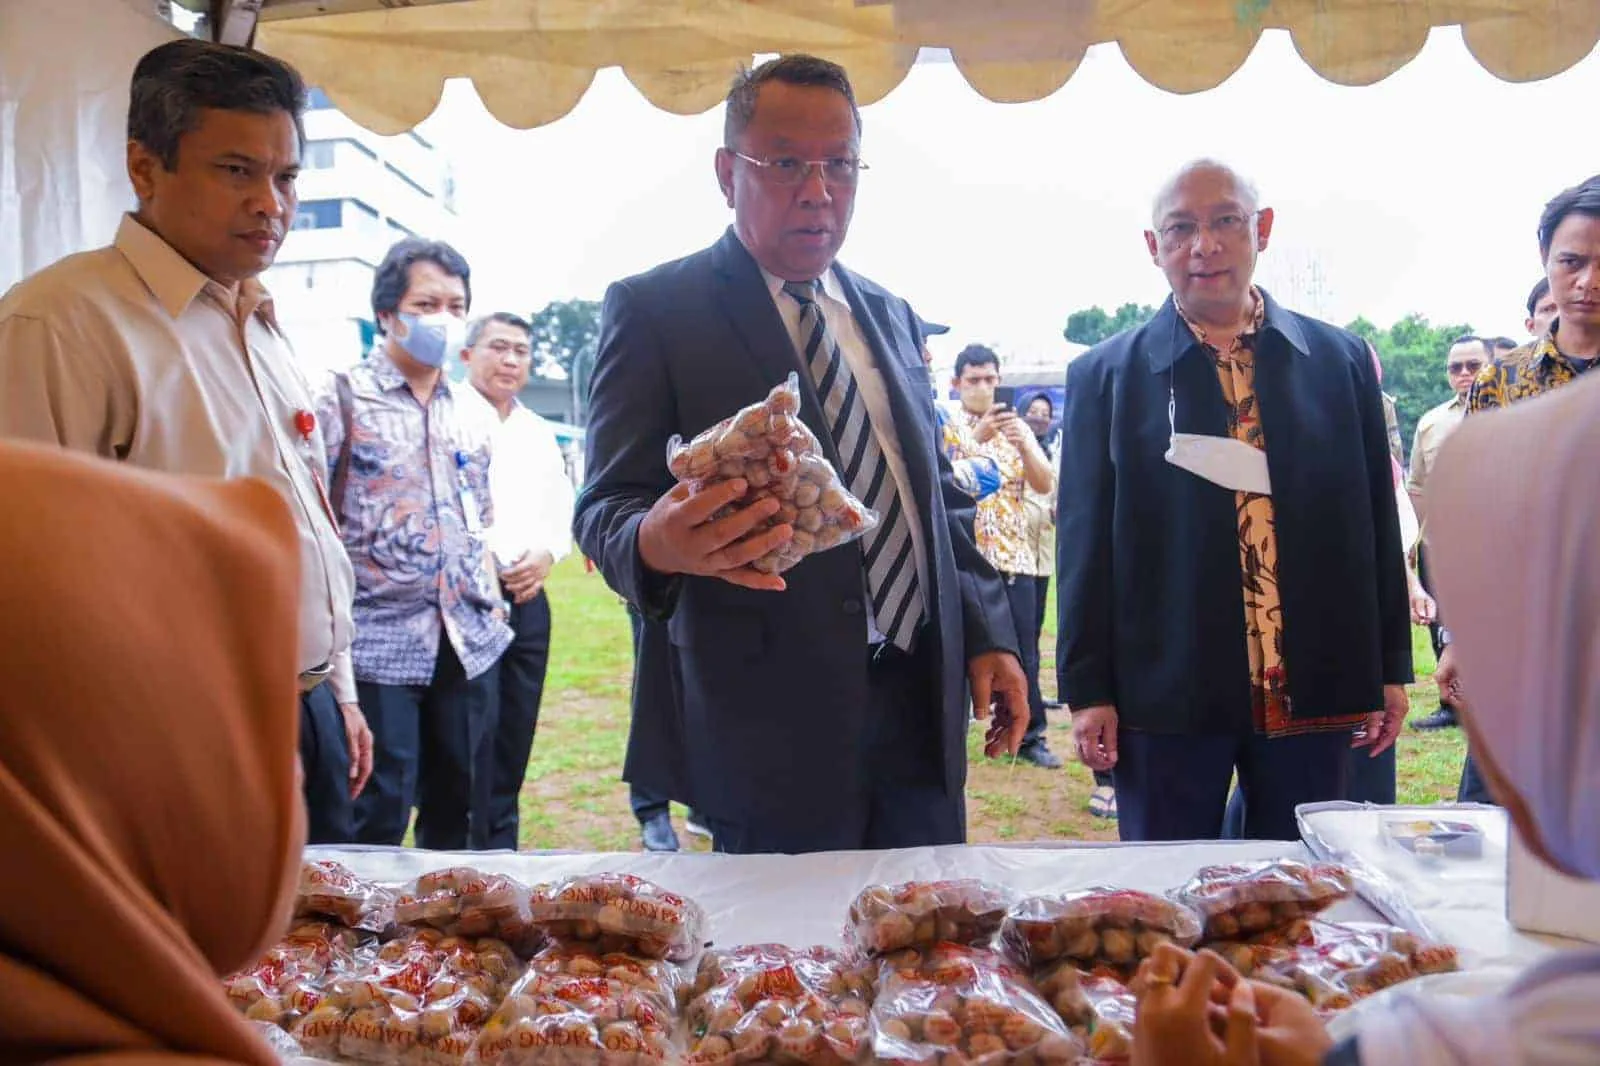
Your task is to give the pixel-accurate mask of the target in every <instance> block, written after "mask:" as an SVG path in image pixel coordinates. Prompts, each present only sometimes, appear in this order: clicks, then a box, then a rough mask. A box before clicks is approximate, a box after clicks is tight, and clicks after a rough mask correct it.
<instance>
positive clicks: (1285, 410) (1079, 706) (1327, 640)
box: [1056, 161, 1411, 840]
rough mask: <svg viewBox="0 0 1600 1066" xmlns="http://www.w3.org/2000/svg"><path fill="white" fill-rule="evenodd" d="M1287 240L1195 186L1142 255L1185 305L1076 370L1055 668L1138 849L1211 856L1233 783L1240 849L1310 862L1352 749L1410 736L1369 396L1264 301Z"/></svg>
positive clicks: (1327, 337)
mask: <svg viewBox="0 0 1600 1066" xmlns="http://www.w3.org/2000/svg"><path fill="white" fill-rule="evenodd" d="M1272 223H1273V213H1272V210H1271V209H1270V208H1265V207H1262V206H1261V204H1260V202H1259V199H1258V197H1257V194H1256V191H1255V188H1254V187H1253V186H1252V185H1251V184H1250V183H1249V182H1247V181H1245V180H1243V179H1241V178H1240V177H1239V176H1238V175H1237V174H1235V173H1234V172H1233V171H1232V170H1230V169H1229V168H1227V167H1225V166H1222V165H1221V164H1218V163H1214V162H1210V161H1198V162H1194V163H1190V164H1188V165H1186V166H1185V167H1183V168H1182V169H1181V170H1180V171H1179V172H1178V173H1177V174H1176V175H1175V176H1174V177H1173V178H1172V179H1171V180H1170V181H1168V182H1167V183H1166V185H1165V186H1164V187H1163V189H1162V190H1161V192H1160V194H1159V195H1158V196H1157V197H1156V202H1155V210H1154V217H1153V220H1152V224H1151V226H1150V228H1149V229H1148V230H1147V231H1146V232H1145V243H1146V248H1147V250H1148V251H1149V253H1150V257H1151V259H1152V260H1153V261H1154V262H1155V264H1156V265H1157V266H1158V267H1160V268H1161V270H1162V272H1163V273H1164V274H1165V275H1166V278H1167V281H1168V284H1169V285H1170V286H1171V289H1172V297H1171V298H1170V299H1169V300H1168V301H1167V303H1166V304H1165V305H1164V306H1163V308H1162V310H1161V311H1160V313H1159V314H1157V315H1156V317H1155V318H1154V319H1152V320H1151V321H1150V322H1148V323H1146V324H1145V325H1143V326H1140V327H1138V328H1137V329H1133V330H1129V331H1128V332H1126V333H1122V334H1120V335H1118V336H1117V337H1114V338H1112V339H1111V340H1108V341H1106V342H1104V343H1102V344H1100V345H1098V346H1096V347H1095V348H1094V349H1092V350H1091V351H1089V352H1087V353H1085V354H1084V355H1082V356H1079V357H1078V358H1077V359H1075V360H1073V361H1072V362H1071V363H1070V364H1068V370H1067V390H1066V395H1067V401H1066V408H1065V412H1064V418H1063V434H1062V461H1061V483H1060V502H1059V512H1058V522H1057V534H1056V535H1057V558H1058V578H1059V582H1060V585H1059V593H1058V595H1059V597H1060V633H1061V639H1060V643H1059V645H1058V653H1057V670H1058V676H1059V681H1060V690H1061V693H1062V697H1063V699H1064V700H1065V701H1066V703H1067V705H1068V706H1069V707H1070V708H1071V709H1072V712H1073V731H1074V736H1075V739H1076V741H1077V745H1078V750H1079V754H1080V757H1081V758H1082V759H1083V760H1084V762H1086V763H1087V764H1088V765H1089V766H1090V767H1091V768H1092V769H1103V770H1105V769H1108V770H1111V771H1112V774H1113V779H1114V782H1115V785H1116V791H1117V805H1118V813H1119V816H1120V821H1119V824H1120V827H1121V833H1122V837H1123V839H1124V840H1183V839H1209V838H1214V837H1216V836H1217V835H1218V834H1219V833H1220V831H1221V830H1222V825H1223V812H1224V808H1225V806H1226V803H1227V798H1228V786H1229V782H1230V780H1231V779H1232V778H1233V776H1234V775H1235V773H1236V772H1237V774H1238V777H1239V781H1240V788H1241V791H1242V794H1243V799H1244V801H1245V806H1246V815H1245V825H1244V835H1245V836H1247V837H1251V838H1262V839H1281V840H1292V839H1295V838H1296V836H1297V835H1298V830H1297V828H1296V825H1295V816H1294V809H1295V806H1296V805H1297V804H1300V803H1307V802H1314V801H1317V800H1330V799H1340V798H1342V797H1343V796H1344V793H1345V788H1346V776H1347V762H1348V760H1347V756H1346V752H1347V749H1348V748H1350V747H1351V746H1356V747H1362V748H1365V749H1366V750H1367V751H1368V752H1369V753H1371V754H1374V755H1376V754H1378V753H1381V752H1383V751H1385V750H1387V749H1388V748H1389V747H1390V745H1392V744H1393V743H1394V738H1395V735H1396V734H1397V733H1398V731H1399V729H1400V724H1401V722H1402V720H1403V719H1404V717H1405V712H1406V692H1405V685H1406V683H1407V682H1409V681H1410V680H1411V628H1410V619H1409V607H1408V599H1407V589H1406V574H1405V565H1404V559H1403V553H1402V550H1401V538H1400V525H1399V519H1398V511H1397V501H1396V493H1395V486H1394V479H1393V474H1392V467H1391V460H1390V455H1389V446H1388V439H1387V438H1388V435H1387V432H1386V429H1385V426H1384V416H1383V403H1382V400H1381V397H1380V394H1379V391H1378V381H1377V376H1376V374H1375V372H1374V368H1373V364H1372V359H1371V357H1370V355H1369V354H1368V351H1367V348H1366V345H1365V344H1363V343H1362V341H1361V340H1360V339H1358V338H1357V337H1355V336H1353V335H1351V334H1350V333H1347V332H1346V331H1344V330H1341V329H1337V328H1335V327H1333V326H1330V325H1327V324H1326V323H1323V322H1319V321H1316V320H1315V319H1311V318H1308V317H1306V316H1304V315H1299V314H1295V313H1294V312H1291V311H1288V310H1286V309H1284V308H1282V307H1280V306H1279V305H1278V304H1277V303H1276V302H1275V301H1274V300H1273V299H1272V298H1271V297H1270V296H1268V295H1267V294H1266V293H1265V292H1264V291H1262V290H1261V289H1259V288H1258V287H1256V286H1255V285H1254V284H1253V283H1252V277H1253V275H1254V272H1255V265H1256V256H1257V255H1258V253H1260V252H1261V251H1263V250H1265V248H1266V246H1267V241H1268V238H1269V237H1270V236H1271V233H1272ZM1352 734H1354V735H1353V736H1352Z"/></svg>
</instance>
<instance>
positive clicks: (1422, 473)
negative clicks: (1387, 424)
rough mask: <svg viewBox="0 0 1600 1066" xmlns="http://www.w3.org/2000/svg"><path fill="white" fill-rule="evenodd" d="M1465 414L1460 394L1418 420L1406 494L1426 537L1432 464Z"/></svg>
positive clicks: (1412, 445)
mask: <svg viewBox="0 0 1600 1066" xmlns="http://www.w3.org/2000/svg"><path fill="white" fill-rule="evenodd" d="M1466 414H1467V401H1466V400H1464V399H1462V398H1461V397H1459V396H1452V397H1450V399H1449V400H1447V401H1446V402H1444V403H1442V404H1440V405H1439V406H1438V407H1434V408H1431V409H1430V410H1429V411H1427V413H1425V414H1424V415H1423V416H1422V417H1421V418H1419V419H1418V420H1417V435H1416V438H1415V440H1414V441H1413V442H1412V444H1411V472H1410V473H1409V474H1407V475H1406V495H1408V496H1410V497H1411V508H1412V510H1414V511H1416V512H1417V521H1418V522H1419V523H1421V525H1422V531H1423V537H1424V538H1426V537H1427V530H1428V510H1427V491H1428V475H1429V474H1431V473H1433V464H1434V463H1435V462H1437V461H1438V458H1439V449H1440V448H1441V447H1443V446H1444V442H1445V440H1446V438H1448V437H1449V436H1450V434H1452V433H1454V432H1455V431H1456V427H1457V426H1459V425H1461V420H1462V418H1464V417H1466Z"/></svg>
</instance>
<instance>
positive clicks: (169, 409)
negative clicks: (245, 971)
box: [0, 40, 372, 843]
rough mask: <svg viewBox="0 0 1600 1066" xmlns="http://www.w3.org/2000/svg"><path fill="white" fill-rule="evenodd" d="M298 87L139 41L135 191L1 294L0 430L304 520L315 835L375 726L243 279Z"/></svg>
mask: <svg viewBox="0 0 1600 1066" xmlns="http://www.w3.org/2000/svg"><path fill="white" fill-rule="evenodd" d="M304 106H305V86H304V83H303V82H302V81H301V80H300V76H299V75H298V74H296V73H295V72H294V71H293V70H292V69H291V68H290V67H288V66H287V65H285V64H283V63H281V62H279V61H278V60H275V59H272V58H270V57H267V56H263V55H261V54H259V53H256V52H251V51H248V50H246V49H242V48H230V47H227V46H224V45H214V44H209V43H206V42H203V41H195V40H180V41H173V42H170V43H168V44H164V45H161V46H160V47H158V48H155V49H153V50H152V51H151V52H149V53H148V54H147V55H145V57H144V58H143V59H141V60H140V61H139V64H138V66H137V67H136V68H135V70H134V74H133V84H132V99H131V101H130V106H129V113H128V174H129V177H130V178H131V179H132V182H133V188H134V191H135V193H136V194H137V196H138V200H139V206H138V210H137V211H136V212H135V213H133V214H131V215H128V216H127V217H125V218H124V219H123V220H122V224H121V225H120V226H119V227H118V230H117V236H116V240H115V242H114V243H113V244H112V246H111V247H109V248H101V249H98V250H96V251H92V252H86V253H82V254H79V255H74V256H69V257H68V258H66V259H63V260H61V261H60V262H58V263H56V264H54V265H52V266H50V267H47V268H46V269H44V270H42V271H40V272H39V273H37V274H35V275H33V276H32V277H30V278H27V279H26V280H24V281H22V282H21V283H19V284H18V285H17V286H16V287H15V288H13V289H12V290H11V291H10V292H8V293H7V294H5V296H4V298H3V299H0V436H4V437H14V438H25V439H30V440H36V441H49V442H55V443H58V444H60V445H62V446H63V447H66V448H72V449H75V450H78V451H85V452H91V453H94V454H97V455H101V456H104V457H106V458H108V459H119V460H123V461H126V462H129V463H133V464H135V465H138V466H143V467H149V468H151V469H156V470H164V471H169V472H173V473H183V474H193V475H203V476H211V477H224V478H232V477H256V478H260V479H262V480H264V481H266V482H268V483H270V484H272V485H274V486H275V487H276V488H277V489H278V490H279V491H280V492H281V493H283V495H284V497H285V498H286V499H287V500H288V501H289V503H290V505H291V507H292V509H293V512H294V515H295V518H296V521H297V524H298V526H299V531H300V548H301V552H300V556H301V575H300V580H301V600H300V603H301V613H300V633H299V659H298V669H299V671H300V677H301V690H302V693H303V695H302V697H301V722H300V732H301V737H300V752H301V759H302V762H303V763H304V768H305V785H306V799H307V808H308V815H309V822H310V825H309V829H310V839H311V841H312V842H314V843H318V842H340V841H344V840H349V839H351V834H352V831H353V830H352V826H351V800H352V799H353V797H354V796H355V795H356V794H357V793H359V792H360V791H361V789H362V787H363V786H364V785H365V784H366V779H367V776H368V774H370V772H371V769H372V734H371V733H370V732H369V731H368V729H367V724H366V720H365V718H363V716H362V714H361V709H360V706H359V704H358V703H357V702H356V688H355V679H354V676H353V675H352V673H351V669H350V654H349V648H350V639H351V600H352V597H353V595H354V578H353V575H352V572H351V568H350V562H349V559H348V557H347V556H346V555H345V552H344V547H343V545H342V544H341V543H340V541H339V535H338V532H337V530H336V528H335V523H334V520H333V517H332V512H331V510H330V508H329V506H328V502H327V496H326V493H325V491H324V487H323V484H322V478H321V474H320V471H321V470H323V469H325V467H326V459H325V454H324V449H323V438H322V430H321V427H320V426H318V425H316V422H315V419H314V417H313V416H312V413H311V412H312V403H311V395H310V392H309V390H308V388H307V385H306V382H305V380H304V379H303V378H302V376H301V374H300V372H299V370H298V368H297V367H296V365H295V362H294V356H293V353H292V352H291V350H290V348H289V345H288V343H287V341H286V340H285V338H284V336H283V334H282V333H281V332H280V330H279V329H278V325H277V321H276V319H275V318H274V316H273V310H272V300H271V297H270V296H269V295H268V294H267V292H266V290H265V289H264V288H262V286H261V284H260V283H259V282H258V281H257V280H256V277H257V275H258V274H260V273H261V271H263V270H265V269H266V268H267V267H268V266H269V265H271V263H272V259H273V256H274V255H275V254H276V253H277V249H278V245H279V243H280V242H281V241H282V239H283V236H284V234H285V232H287V230H288V228H289V225H290V222H291V220H292V219H293V217H294V211H295V205H296V196H295V180H296V177H297V176H298V173H299V168H300V150H301V146H302V140H303V135H302V132H301V129H300V115H301V113H302V111H303V110H304ZM150 606H151V610H156V611H159V610H160V609H161V605H160V604H151V605H150ZM239 609H240V610H241V611H248V610H249V609H250V605H249V604H240V605H239ZM324 681H327V682H329V683H328V684H323V682H324ZM179 691H180V690H175V691H174V698H181V697H179Z"/></svg>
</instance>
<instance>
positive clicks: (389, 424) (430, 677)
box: [317, 238, 511, 849]
mask: <svg viewBox="0 0 1600 1066" xmlns="http://www.w3.org/2000/svg"><path fill="white" fill-rule="evenodd" d="M470 277H471V275H470V271H469V268H468V266H467V263H466V261H465V260H464V259H462V258H461V256H460V254H459V253H458V252H456V251H455V249H453V248H451V247H450V246H449V245H447V244H444V243H442V242H437V241H424V240H420V239H417V238H409V239H407V240H403V241H401V242H400V243H398V244H396V245H395V246H394V247H393V248H391V249H389V252H388V254H387V255H386V256H385V257H384V260H383V263H382V264H381V265H380V266H379V267H378V271H377V274H376V276H375V277H374V279H373V284H372V311H373V316H374V317H375V318H376V319H377V321H378V326H379V329H380V330H382V333H383V337H384V340H383V344H382V345H381V346H380V347H379V349H378V350H377V351H375V352H373V353H372V354H371V355H370V356H369V357H368V358H367V359H366V361H365V362H363V363H361V364H359V365H357V366H356V367H354V368H353V369H351V370H350V371H349V372H348V373H344V374H339V375H335V378H334V382H333V387H332V388H331V389H329V390H328V391H327V392H326V394H325V395H324V396H323V398H322V401H321V404H320V406H319V409H318V412H317V421H318V423H319V424H321V425H322V426H324V427H325V432H326V433H327V435H328V455H329V467H330V484H331V487H332V496H333V505H334V509H335V512H336V513H337V514H338V516H339V524H340V526H341V529H342V533H343V539H344V544H345V549H346V551H348V552H349V553H350V561H351V562H352V563H353V564H354V566H355V574H356V600H355V616H356V639H355V644H354V657H355V674H356V683H357V689H358V690H359V692H360V699H361V709H362V710H363V711H364V712H365V713H366V716H367V720H368V722H369V723H371V726H372V734H373V738H374V759H373V772H372V782H371V784H370V785H368V787H367V790H366V791H365V792H364V793H363V794H362V795H361V798H360V799H359V801H358V802H357V804H356V839H357V841H358V842H360V843H363V844H399V843H400V841H401V838H402V837H404V835H405V831H406V826H407V824H408V823H409V822H410V821H411V811H412V808H413V806H415V808H416V812H417V824H416V842H417V846H419V847H423V848H429V849H459V848H465V847H474V848H477V847H483V846H485V844H486V842H487V840H488V836H489V832H490V824H489V815H488V806H489V790H490V786H491V782H490V780H489V777H490V775H489V774H487V773H483V772H478V771H477V768H478V767H480V766H486V765H487V764H488V760H487V759H486V758H485V757H484V754H485V753H484V752H483V750H482V749H483V746H484V745H486V744H492V743H493V738H494V727H495V718H496V706H497V699H498V693H497V690H496V670H495V666H496V663H497V662H498V661H499V659H500V655H501V653H502V652H504V651H505V649H506V647H507V646H508V645H509V644H510V643H511V630H510V628H509V627H508V626H507V625H506V621H505V617H506V605H505V601H504V600H503V599H502V598H501V596H500V590H499V575H498V573H497V571H496V569H495V567H494V564H493V559H492V557H491V555H490V554H489V550H488V546H487V543H486V540H485V531H486V530H488V529H489V528H490V526H492V525H493V523H494V515H493V511H492V505H491V501H490V490H489V454H490V446H489V435H488V432H487V429H486V427H485V424H484V421H483V420H482V419H481V418H480V417H478V416H477V415H476V414H475V413H470V412H469V409H468V408H467V407H466V406H465V405H463V404H462V403H461V402H460V401H461V399H462V397H458V396H457V395H456V390H457V389H464V390H468V391H470V390H471V388H472V386H471V385H467V384H462V385H452V384H451V383H450V381H449V379H448V378H447V377H446V376H445V375H444V373H443V371H442V369H441V368H442V367H443V366H444V363H445V360H446V359H454V358H457V357H458V356H459V354H460V352H461V349H462V347H463V342H464V339H465V333H466V314H467V307H468V305H469V302H470V300H471V289H470V287H469V286H470ZM474 402H475V401H474Z"/></svg>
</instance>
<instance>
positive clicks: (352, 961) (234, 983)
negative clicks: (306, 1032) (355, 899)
mask: <svg viewBox="0 0 1600 1066" xmlns="http://www.w3.org/2000/svg"><path fill="white" fill-rule="evenodd" d="M376 941H377V938H376V937H374V936H372V935H371V934H363V933H358V932H356V931H355V930H353V929H347V928H345V927H344V926H342V925H333V924H330V923H328V922H304V921H302V922H299V923H297V924H296V925H295V926H294V927H293V928H292V929H290V930H289V935H288V936H286V937H284V938H283V939H282V940H281V941H279V942H278V943H277V944H274V945H273V946H272V947H271V948H269V949H267V952H266V954H264V955H262V957H261V958H260V959H259V960H257V961H256V962H255V963H254V964H252V965H250V966H248V967H246V968H245V969H243V970H240V971H239V972H238V973H236V974H233V975H232V976H230V977H228V978H226V979H225V980H224V981H223V990H224V992H225V993H226V994H227V996H228V1001H229V1002H230V1003H232V1004H233V1005H234V1006H235V1007H236V1008H238V1010H239V1011H240V1012H241V1013H242V1014H243V1015H244V1016H245V1017H246V1018H248V1019H249V1020H251V1021H255V1022H262V1023H264V1024H268V1025H275V1026H279V1027H281V1028H283V1029H288V1028H289V1027H290V1026H291V1025H293V1024H294V1023H295V1022H296V1021H298V1020H299V1019H300V1018H302V1017H303V1016H304V1015H305V1014H306V1013H307V1012H309V1011H310V1010H312V1009H313V1008H314V1007H316V1005H317V1004H318V1003H320V1002H321V1001H322V994H323V988H324V986H325V985H326V984H327V982H328V981H329V980H331V979H333V978H334V977H337V976H338V975H340V974H342V973H347V972H350V971H352V970H354V969H355V968H356V967H357V966H358V965H359V964H360V963H361V961H362V959H363V958H370V957H371V956H372V955H373V953H374V952H376V950H377V943H376Z"/></svg>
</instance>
